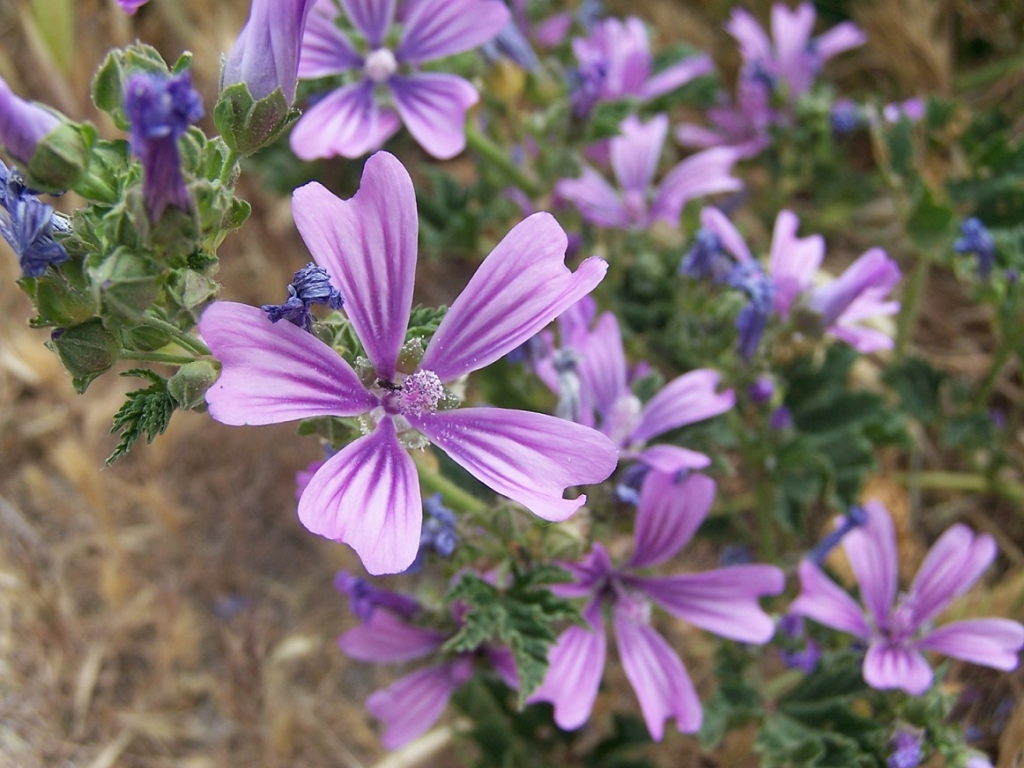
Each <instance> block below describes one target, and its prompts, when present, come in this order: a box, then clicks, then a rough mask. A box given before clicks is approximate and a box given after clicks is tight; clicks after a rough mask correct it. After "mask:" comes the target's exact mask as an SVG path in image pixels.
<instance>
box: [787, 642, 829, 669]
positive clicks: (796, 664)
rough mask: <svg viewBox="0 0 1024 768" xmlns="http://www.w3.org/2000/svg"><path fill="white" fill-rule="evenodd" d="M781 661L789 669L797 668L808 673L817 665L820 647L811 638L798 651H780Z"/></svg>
mask: <svg viewBox="0 0 1024 768" xmlns="http://www.w3.org/2000/svg"><path fill="white" fill-rule="evenodd" d="M781 655H782V662H783V663H784V664H785V665H786V666H787V667H789V668H791V669H799V670H800V671H801V672H803V673H804V674H805V675H809V674H811V673H812V672H813V671H814V668H815V667H816V666H818V659H820V658H821V647H820V646H819V645H818V643H817V642H815V641H814V640H813V639H811V638H807V643H806V645H804V647H803V648H802V649H801V650H799V651H782V654H781Z"/></svg>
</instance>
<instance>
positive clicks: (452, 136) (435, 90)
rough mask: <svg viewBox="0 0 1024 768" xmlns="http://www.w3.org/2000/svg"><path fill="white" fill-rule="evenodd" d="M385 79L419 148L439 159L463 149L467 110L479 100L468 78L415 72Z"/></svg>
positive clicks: (447, 157) (446, 157) (396, 106)
mask: <svg viewBox="0 0 1024 768" xmlns="http://www.w3.org/2000/svg"><path fill="white" fill-rule="evenodd" d="M388 82H389V84H390V85H391V95H392V97H393V98H394V100H395V108H396V109H397V110H398V114H399V115H401V117H402V122H403V123H405V127H406V128H408V129H409V133H411V134H412V136H413V138H414V139H416V141H417V143H419V145H420V146H421V147H423V148H424V149H425V150H426V151H427V152H429V153H430V154H431V155H433V156H434V157H436V158H438V159H439V160H448V159H449V158H452V157H455V156H456V155H457V154H459V153H460V152H461V151H462V150H464V149H465V148H466V133H465V123H466V110H467V109H469V108H470V107H471V106H473V105H474V104H476V103H477V101H479V99H480V96H479V94H477V92H476V89H475V88H474V87H473V86H472V85H471V84H470V83H469V81H468V80H463V79H462V78H461V77H457V76H456V75H445V74H438V73H434V72H431V73H424V72H418V73H416V74H412V75H409V76H406V77H398V76H395V77H392V78H391V79H390V80H389V81H388Z"/></svg>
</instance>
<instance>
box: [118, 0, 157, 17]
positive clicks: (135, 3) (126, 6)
mask: <svg viewBox="0 0 1024 768" xmlns="http://www.w3.org/2000/svg"><path fill="white" fill-rule="evenodd" d="M148 2H149V0H117V4H118V5H119V6H121V10H122V11H124V12H125V13H127V14H128V15H129V16H134V15H135V12H136V11H137V10H139V8H141V7H142V6H144V5H145V4H146V3H148Z"/></svg>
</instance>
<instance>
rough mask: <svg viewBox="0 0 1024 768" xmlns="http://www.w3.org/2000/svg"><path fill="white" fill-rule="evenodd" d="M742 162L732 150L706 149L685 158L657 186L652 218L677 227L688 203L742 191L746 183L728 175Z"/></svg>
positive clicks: (724, 148) (727, 148) (652, 206)
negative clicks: (705, 197) (723, 193)
mask: <svg viewBox="0 0 1024 768" xmlns="http://www.w3.org/2000/svg"><path fill="white" fill-rule="evenodd" d="M739 159H740V155H739V153H738V152H737V151H736V150H735V149H734V148H732V147H713V148H711V149H704V150H701V151H700V152H697V153H696V154H694V155H691V156H690V157H688V158H686V159H685V160H683V162H681V163H679V164H678V165H676V166H675V167H674V168H673V169H672V170H671V171H669V172H668V174H667V175H666V176H665V178H664V179H663V180H662V182H661V184H659V185H658V190H657V192H656V194H655V198H654V203H653V204H652V205H651V216H652V217H653V218H655V219H661V220H662V221H665V222H667V223H669V224H677V223H678V222H679V215H680V213H681V212H682V210H683V206H684V205H686V203H687V201H689V200H693V199H694V198H696V197H702V196H704V195H713V194H715V193H717V192H735V191H736V190H738V189H743V182H742V181H741V180H740V179H738V178H736V177H735V176H730V175H729V174H730V173H731V172H732V167H733V166H734V165H735V164H736V161H737V160H739Z"/></svg>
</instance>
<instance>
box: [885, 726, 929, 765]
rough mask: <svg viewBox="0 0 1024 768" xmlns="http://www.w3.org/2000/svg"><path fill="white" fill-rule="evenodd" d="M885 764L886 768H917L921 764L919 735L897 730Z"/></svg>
mask: <svg viewBox="0 0 1024 768" xmlns="http://www.w3.org/2000/svg"><path fill="white" fill-rule="evenodd" d="M885 764H886V766H887V768H917V766H919V765H920V764H921V733H920V732H919V731H916V730H910V729H908V728H902V727H901V728H900V729H899V730H897V731H896V735H895V736H893V737H892V753H891V754H890V755H889V759H888V760H886V762H885Z"/></svg>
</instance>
